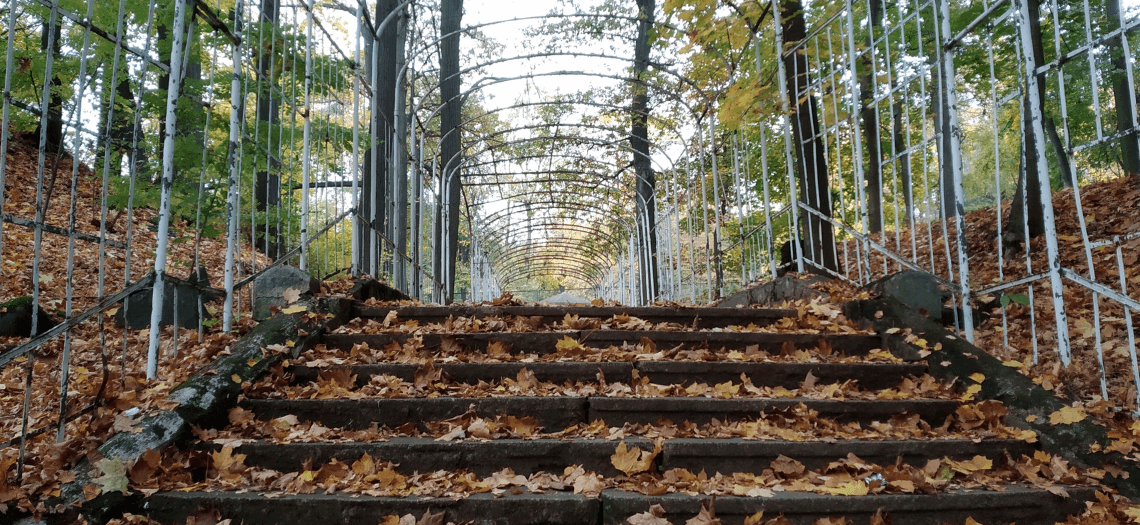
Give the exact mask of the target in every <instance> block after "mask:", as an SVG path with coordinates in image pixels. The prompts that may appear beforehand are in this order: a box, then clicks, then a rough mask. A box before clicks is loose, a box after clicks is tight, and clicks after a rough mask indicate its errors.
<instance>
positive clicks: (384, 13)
mask: <svg viewBox="0 0 1140 525" xmlns="http://www.w3.org/2000/svg"><path fill="white" fill-rule="evenodd" d="M398 4H399V2H397V1H396V0H379V1H378V2H376V17H375V19H374V22H375V23H376V24H380V23H382V22H383V21H384V20H385V19H386V18H388V15H390V14H391V13H392V12H393V11H395V9H396V6H397V5H398ZM396 29H397V27H396V23H395V21H392V22H389V23H388V25H386V26H384V30H383V31H381V32H380V34H379V38H378V39H375V40H374V39H372V38H365V47H364V71H365V75H366V76H367V78H368V79H369V82H371V83H372V89H373V94H372V105H373V107H372V126H371V131H372V147H370V148H368V150H367V151H365V153H364V167H363V168H362V169H363V174H362V175H363V178H362V180H363V181H364V183H363V185H362V186H361V199H360V210H361V215H363V216H364V217H365V218H366V219H368V221H369V224H371V228H372V229H371V230H368V231H366V232H365V233H364V234H363V235H361V236H360V242H361V251H360V253H361V267H362V268H366V269H368V270H369V271H370V270H371V268H373V267H374V266H375V267H376V268H377V270H378V271H381V272H382V271H389V272H390V271H391V259H385V258H384V257H383V256H382V254H383V253H384V251H385V250H387V249H388V245H387V244H386V243H385V242H384V240H383V239H381V240H380V243H379V246H374V245H373V244H372V231H373V230H374V231H376V232H378V233H380V235H383V236H388V228H387V224H388V208H389V206H388V200H389V199H390V198H391V195H392V194H391V192H390V191H389V188H390V186H391V185H392V184H391V180H390V179H391V176H390V173H389V172H390V170H389V167H390V162H389V160H390V157H389V155H390V154H391V150H392V147H391V143H390V142H389V141H390V140H391V137H392V136H393V127H392V123H393V122H394V113H393V111H392V110H393V109H394V106H395V103H396V102H395V101H396ZM373 165H375V166H373ZM373 168H375V170H373ZM374 257H378V258H379V259H378V260H375V261H374V260H373V258H374ZM381 263H383V264H384V266H383V267H382V266H381ZM376 277H379V276H376Z"/></svg>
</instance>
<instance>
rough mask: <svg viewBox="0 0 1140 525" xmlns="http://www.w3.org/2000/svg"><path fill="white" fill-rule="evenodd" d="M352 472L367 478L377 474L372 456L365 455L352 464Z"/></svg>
mask: <svg viewBox="0 0 1140 525" xmlns="http://www.w3.org/2000/svg"><path fill="white" fill-rule="evenodd" d="M352 471H353V472H355V473H356V474H357V475H359V476H367V475H368V474H372V473H373V472H376V462H374V461H373V460H372V456H370V455H368V453H365V454H364V455H363V456H361V457H360V459H358V460H356V461H354V462H353V463H352ZM397 519H399V518H397Z"/></svg>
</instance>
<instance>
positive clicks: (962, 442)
mask: <svg viewBox="0 0 1140 525" xmlns="http://www.w3.org/2000/svg"><path fill="white" fill-rule="evenodd" d="M619 443H625V444H626V446H627V447H630V448H632V447H637V448H640V449H642V450H645V451H650V450H653V448H654V442H653V440H651V439H648V438H645V437H640V436H638V437H627V438H623V439H620V440H607V439H596V438H593V439H591V438H574V439H557V438H538V439H520V438H503V439H491V440H481V439H463V440H455V441H440V440H437V439H436V438H431V437H396V438H392V439H390V440H387V441H370V442H346V441H341V442H296V443H275V442H272V441H266V440H254V441H246V442H238V443H237V444H234V443H232V441H229V440H227V441H226V442H223V443H213V442H207V443H198V444H197V445H196V448H197V449H199V450H206V451H218V450H221V449H222V448H223V447H224V446H232V447H233V450H234V452H235V453H239V454H245V455H246V460H245V461H246V464H247V465H249V466H258V467H261V468H269V469H273V470H277V471H281V472H291V471H297V470H300V469H301V468H302V467H303V464H304V461H305V460H306V459H311V460H312V461H313V464H314V466H316V465H320V464H323V463H327V462H328V461H330V460H332V459H334V458H335V459H337V460H338V461H340V462H342V463H351V462H352V461H355V460H357V459H360V458H361V457H363V456H364V455H365V454H368V455H369V456H371V457H373V459H375V460H378V461H392V462H394V463H399V464H400V468H401V469H402V470H403V471H408V472H411V471H417V472H430V471H435V470H440V469H444V470H446V469H453V470H454V469H465V470H469V471H472V472H475V473H476V474H477V475H480V476H488V475H490V474H492V473H494V472H498V471H501V470H502V469H503V468H506V467H510V468H511V469H512V470H514V471H515V472H516V473H519V474H524V475H529V474H532V473H534V472H538V471H540V470H546V471H560V470H561V469H564V468H566V467H568V466H571V465H581V466H582V467H583V468H585V469H586V470H592V471H594V472H597V473H599V474H601V475H603V476H609V477H612V476H617V475H618V474H619V472H618V470H617V469H616V468H615V467H614V466H613V465H612V463H611V461H610V458H611V457H612V456H613V454H614V453H615V451H616V449H617V447H618V446H619ZM1034 450H1036V448H1035V447H1033V446H1032V445H1030V444H1029V443H1026V442H1024V441H1020V440H1016V439H1008V438H1001V439H984V440H981V441H979V442H975V441H973V440H971V439H965V438H938V439H930V440H919V439H913V440H902V439H885V440H870V439H853V440H832V441H822V440H812V441H784V440H754V439H753V440H750V439H743V438H670V439H666V440H664V444H663V447H662V451H661V453H660V455H659V456H657V460H656V464H657V466H658V467H659V468H660V469H663V470H669V469H672V468H684V469H689V470H691V471H694V472H696V471H699V470H706V471H708V472H710V473H713V472H721V473H724V474H732V473H736V472H752V473H757V472H761V471H762V470H763V469H765V468H768V467H769V466H770V463H771V462H772V461H774V460H775V459H777V458H778V457H779V456H781V455H782V456H787V457H790V458H792V459H795V460H797V461H800V462H801V463H803V464H804V466H805V467H806V468H808V469H818V468H823V467H826V466H827V465H828V464H830V463H831V462H833V461H837V460H840V459H843V458H845V457H846V456H847V454H848V453H851V454H855V455H856V456H858V457H859V458H860V459H862V460H863V461H864V462H868V463H871V464H880V465H884V464H893V463H894V462H895V461H898V460H900V458H901V460H902V461H904V462H906V463H909V464H911V465H915V466H919V467H921V466H924V465H925V462H926V461H928V460H931V459H939V458H942V457H950V458H951V459H954V460H959V461H960V460H968V459H972V458H973V457H975V456H983V457H987V458H990V459H1000V458H1002V457H1004V456H1005V455H1006V454H1010V455H1012V456H1013V457H1018V456H1020V455H1028V454H1032V453H1033V451H1034ZM694 469H696V470H694Z"/></svg>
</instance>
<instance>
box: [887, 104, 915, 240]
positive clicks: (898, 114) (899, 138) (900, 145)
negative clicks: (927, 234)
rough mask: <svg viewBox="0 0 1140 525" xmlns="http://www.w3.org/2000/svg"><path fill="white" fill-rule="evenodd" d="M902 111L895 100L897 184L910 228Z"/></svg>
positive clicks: (907, 159) (907, 157) (911, 206)
mask: <svg viewBox="0 0 1140 525" xmlns="http://www.w3.org/2000/svg"><path fill="white" fill-rule="evenodd" d="M904 111H906V106H905V105H904V104H903V103H902V101H901V100H897V99H896V100H895V102H894V108H893V109H892V112H893V113H894V118H893V121H894V122H893V123H892V126H893V127H894V130H893V131H894V143H895V154H896V155H898V160H896V161H895V162H897V163H898V164H897V165H898V169H897V171H898V174H899V184H900V185H901V186H902V190H903V199H904V200H905V203H906V208H905V217H904V219H903V221H904V222H905V224H906V227H907V228H910V227H911V226H912V223H913V222H914V192H913V191H912V189H911V185H910V183H911V181H910V153H909V152H908V151H907V144H906V143H907V140H906V135H907V129H906V128H905V127H903V126H904V122H903V118H902V116H903V112H904Z"/></svg>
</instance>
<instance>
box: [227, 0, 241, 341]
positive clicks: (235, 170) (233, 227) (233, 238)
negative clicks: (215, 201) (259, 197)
mask: <svg viewBox="0 0 1140 525" xmlns="http://www.w3.org/2000/svg"><path fill="white" fill-rule="evenodd" d="M241 4H242V0H237V7H235V8H234V36H235V37H236V39H237V42H236V43H235V44H234V45H233V77H232V78H231V79H230V145H229V156H230V158H229V164H230V165H229V168H230V177H229V189H228V193H227V194H226V268H225V287H226V301H225V306H224V307H223V308H222V310H223V312H222V330H225V331H227V332H229V331H230V330H232V329H233V319H234V270H235V268H234V264H235V261H234V259H235V258H236V252H237V243H238V220H239V217H238V215H239V213H240V204H239V201H238V199H239V198H240V194H241V192H240V191H239V189H238V178H239V177H240V176H241V160H240V157H241V155H240V149H239V148H238V144H239V141H240V140H241V123H242V117H243V113H242V111H243V109H244V107H245V103H244V101H243V100H242V98H241V63H242V20H241V14H242V11H241V10H242V5H241Z"/></svg>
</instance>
